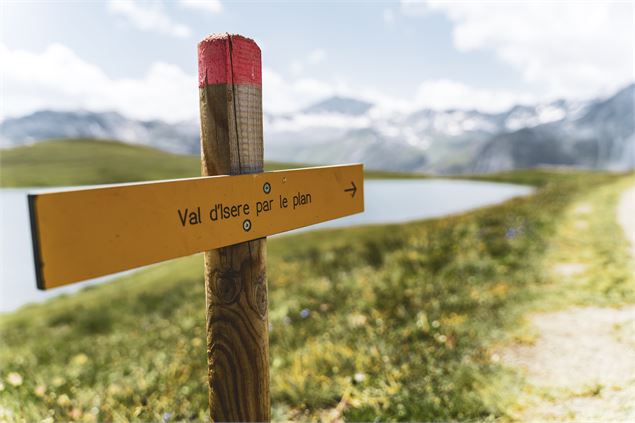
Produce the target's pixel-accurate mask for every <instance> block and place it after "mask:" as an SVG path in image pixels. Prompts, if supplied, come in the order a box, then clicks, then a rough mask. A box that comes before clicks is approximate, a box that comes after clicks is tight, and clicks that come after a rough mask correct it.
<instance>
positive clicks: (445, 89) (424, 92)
mask: <svg viewBox="0 0 635 423" xmlns="http://www.w3.org/2000/svg"><path fill="white" fill-rule="evenodd" d="M537 100H538V99H537V98H536V97H535V96H534V95H532V94H530V93H522V92H518V91H514V92H509V91H503V90H486V89H478V88H474V87H470V86H468V85H465V84H462V83H460V82H457V81H452V80H449V79H438V80H432V81H425V82H423V83H422V84H421V85H419V87H418V89H417V93H416V96H415V98H414V101H413V103H412V106H413V108H415V109H417V108H430V109H437V110H446V109H477V110H480V111H484V112H500V111H503V110H506V109H508V108H510V107H512V106H513V105H515V104H519V103H520V104H531V103H534V102H536V101H537Z"/></svg>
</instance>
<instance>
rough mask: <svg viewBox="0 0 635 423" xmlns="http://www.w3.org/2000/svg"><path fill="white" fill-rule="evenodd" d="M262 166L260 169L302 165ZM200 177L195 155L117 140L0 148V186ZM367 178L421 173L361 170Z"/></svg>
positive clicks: (79, 140) (75, 140)
mask: <svg viewBox="0 0 635 423" xmlns="http://www.w3.org/2000/svg"><path fill="white" fill-rule="evenodd" d="M305 166H306V165H303V164H298V163H279V162H265V171H270V170H280V169H290V168H298V167H305ZM196 176H201V173H200V160H199V158H198V157H197V156H192V155H180V154H173V153H167V152H165V151H161V150H157V149H155V148H152V147H144V146H139V145H131V144H125V143H121V142H117V141H108V140H92V139H69V140H52V141H46V142H41V143H37V144H35V145H31V146H24V147H16V148H13V149H8V150H0V187H5V188H7V187H45V186H70V185H97V184H109V183H118V182H138V181H154V180H161V179H180V178H191V177H196ZM365 177H366V178H413V177H414V178H421V177H424V175H416V174H406V173H396V172H392V173H391V172H372V171H371V172H366V173H365Z"/></svg>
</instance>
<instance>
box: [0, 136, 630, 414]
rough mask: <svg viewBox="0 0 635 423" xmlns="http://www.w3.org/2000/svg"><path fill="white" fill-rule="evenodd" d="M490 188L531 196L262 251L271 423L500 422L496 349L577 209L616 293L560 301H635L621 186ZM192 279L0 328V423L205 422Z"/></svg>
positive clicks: (502, 402) (76, 302)
mask: <svg viewBox="0 0 635 423" xmlns="http://www.w3.org/2000/svg"><path fill="white" fill-rule="evenodd" d="M122 148H124V147H122ZM488 179H490V180H500V181H506V182H531V183H533V184H535V185H536V186H538V187H539V189H538V190H537V192H536V194H535V195H533V196H530V197H525V198H519V199H514V200H511V201H509V202H507V203H505V204H502V205H499V206H495V207H490V208H486V209H481V210H476V211H473V212H470V213H466V214H464V215H460V216H453V217H448V218H442V219H435V220H428V221H422V222H415V223H409V224H403V225H378V226H369V227H359V228H350V229H341V230H325V231H316V232H310V233H303V234H298V235H293V236H286V237H279V238H274V239H271V240H269V241H268V282H269V286H270V291H269V305H270V314H269V319H270V323H271V332H270V342H271V346H270V365H271V392H272V406H273V413H274V418H275V419H276V420H290V419H291V420H326V419H329V418H334V417H335V418H337V417H340V414H341V417H343V418H344V419H346V420H353V421H360V420H361V421H373V420H401V421H405V420H416V421H428V420H436V421H438V420H444V421H445V420H490V419H498V418H502V419H505V418H509V417H510V410H511V409H512V407H513V404H514V400H515V396H516V394H517V384H516V382H517V380H518V379H517V375H515V374H514V373H513V372H511V371H510V370H508V369H505V368H502V367H501V366H500V365H499V364H497V363H494V362H492V361H491V360H490V348H491V347H492V345H494V344H496V343H498V342H500V341H501V340H502V339H505V338H506V337H509V336H510V334H511V333H513V332H514V329H515V328H517V327H518V325H519V324H520V322H521V321H522V317H523V316H524V315H526V314H527V313H528V312H530V311H531V310H535V309H536V308H538V307H540V306H541V304H542V303H543V300H545V295H550V294H553V293H556V294H558V293H561V292H562V291H559V290H558V289H557V288H555V287H556V286H559V285H558V281H557V280H554V278H553V274H552V272H551V270H550V269H551V268H550V266H551V265H552V262H553V258H552V254H553V248H554V245H557V242H558V237H560V236H561V232H560V231H561V230H562V227H563V224H564V223H565V222H566V220H567V219H569V213H570V210H571V208H572V207H573V205H574V204H576V203H577V202H579V201H594V202H595V201H596V200H602V201H604V202H605V203H606V204H605V205H602V207H603V208H602V209H601V212H602V213H601V214H600V215H599V217H597V219H596V221H594V222H595V223H592V224H591V225H592V226H593V227H594V228H596V225H599V226H598V227H597V228H596V229H594V230H589V231H588V232H589V234H590V235H589V238H588V239H585V242H590V243H593V242H595V241H596V240H598V239H602V240H603V241H602V242H598V243H597V246H598V249H597V254H599V255H600V256H597V257H600V258H599V259H598V260H599V261H598V263H602V265H603V266H604V268H605V269H606V268H613V269H614V271H612V272H613V273H614V274H615V275H617V276H616V277H611V278H609V279H605V280H603V282H602V285H601V288H598V284H597V283H593V282H589V283H588V284H583V285H582V286H581V287H579V289H580V290H585V292H587V294H588V295H586V296H585V295H582V294H580V296H577V294H576V296H575V298H572V300H571V301H574V302H575V301H578V300H580V298H583V297H584V298H586V300H585V301H592V300H591V299H592V298H593V295H591V293H594V295H596V296H597V297H598V298H599V297H602V301H604V300H605V301H608V302H610V303H612V304H613V303H615V304H620V303H632V302H635V294H634V288H633V287H634V284H633V278H632V275H630V276H628V269H629V268H628V266H630V265H632V262H630V261H627V260H626V259H624V258H623V257H622V255H623V253H624V251H622V250H621V247H620V245H621V244H620V243H619V242H616V241H615V240H623V237H622V233H621V230H620V228H619V227H618V226H617V225H615V224H612V223H610V221H611V219H612V215H610V214H608V213H609V211H610V210H611V207H613V206H614V202H615V199H616V195H615V193H616V192H617V188H616V187H623V186H624V184H625V183H626V182H625V181H628V182H630V183H632V177H625V176H622V175H609V174H603V173H584V172H569V173H562V172H549V171H525V172H519V173H509V174H505V175H495V176H490V177H488ZM594 204H595V203H594ZM609 240H613V241H609ZM609 246H610V247H611V248H608V247H609ZM611 249H612V250H613V251H610V250H611ZM598 271H599V270H598ZM202 274H203V263H202V257H201V256H200V255H197V256H192V257H188V258H184V259H179V260H174V261H171V262H168V263H165V264H161V265H157V266H154V267H151V268H149V269H146V270H142V271H139V272H137V273H135V274H132V275H129V276H126V277H123V278H121V279H119V280H117V281H113V282H111V283H107V284H104V285H100V286H94V287H90V288H87V289H85V290H83V291H81V292H79V293H78V294H76V295H71V296H64V297H59V298H55V299H53V300H51V301H48V302H47V303H45V304H41V305H30V306H27V307H24V308H22V309H20V310H18V311H17V312H14V313H11V314H8V315H5V316H2V318H0V338H1V339H2V340H3V345H2V346H1V347H0V381H1V383H2V385H1V386H0V420H1V419H3V418H4V419H6V420H9V421H11V420H18V421H19V420H24V421H33V420H40V419H42V418H44V417H50V418H51V419H52V420H56V421H57V420H84V421H96V420H99V421H111V420H112V421H128V420H139V421H160V420H162V419H164V418H165V416H167V415H168V414H166V413H169V415H170V416H171V418H172V419H173V420H182V419H204V418H205V417H206V413H207V411H206V410H207V386H206V375H207V369H206V366H207V364H206V353H205V345H204V342H205V341H204V340H205V329H204V320H205V318H204V310H205V306H204V289H203V279H202ZM598 274H599V273H598ZM580 301H582V300H580ZM598 301H600V300H599V299H598ZM562 305H564V304H561V305H560V306H562Z"/></svg>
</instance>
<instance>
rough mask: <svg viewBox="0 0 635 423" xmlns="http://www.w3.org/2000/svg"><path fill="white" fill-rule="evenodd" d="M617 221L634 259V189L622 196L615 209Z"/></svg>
mask: <svg viewBox="0 0 635 423" xmlns="http://www.w3.org/2000/svg"><path fill="white" fill-rule="evenodd" d="M617 221H618V222H620V225H622V227H623V228H624V234H626V238H627V239H628V240H629V241H630V243H631V255H632V256H633V257H635V187H632V188H629V189H628V190H626V191H625V192H624V194H622V198H621V199H620V203H619V206H618V208H617Z"/></svg>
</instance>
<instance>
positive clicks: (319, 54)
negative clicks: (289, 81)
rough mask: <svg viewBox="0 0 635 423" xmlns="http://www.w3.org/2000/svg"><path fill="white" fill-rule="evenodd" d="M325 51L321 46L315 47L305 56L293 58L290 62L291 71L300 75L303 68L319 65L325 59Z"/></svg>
mask: <svg viewBox="0 0 635 423" xmlns="http://www.w3.org/2000/svg"><path fill="white" fill-rule="evenodd" d="M326 56H327V55H326V51H325V50H324V49H322V48H316V49H314V50H311V51H310V52H309V54H307V55H306V57H304V58H302V59H299V60H294V61H293V62H292V63H291V73H293V74H294V75H296V76H297V75H300V74H301V73H302V72H304V70H305V69H306V68H308V67H310V66H315V65H319V64H320V63H322V62H324V60H326Z"/></svg>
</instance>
